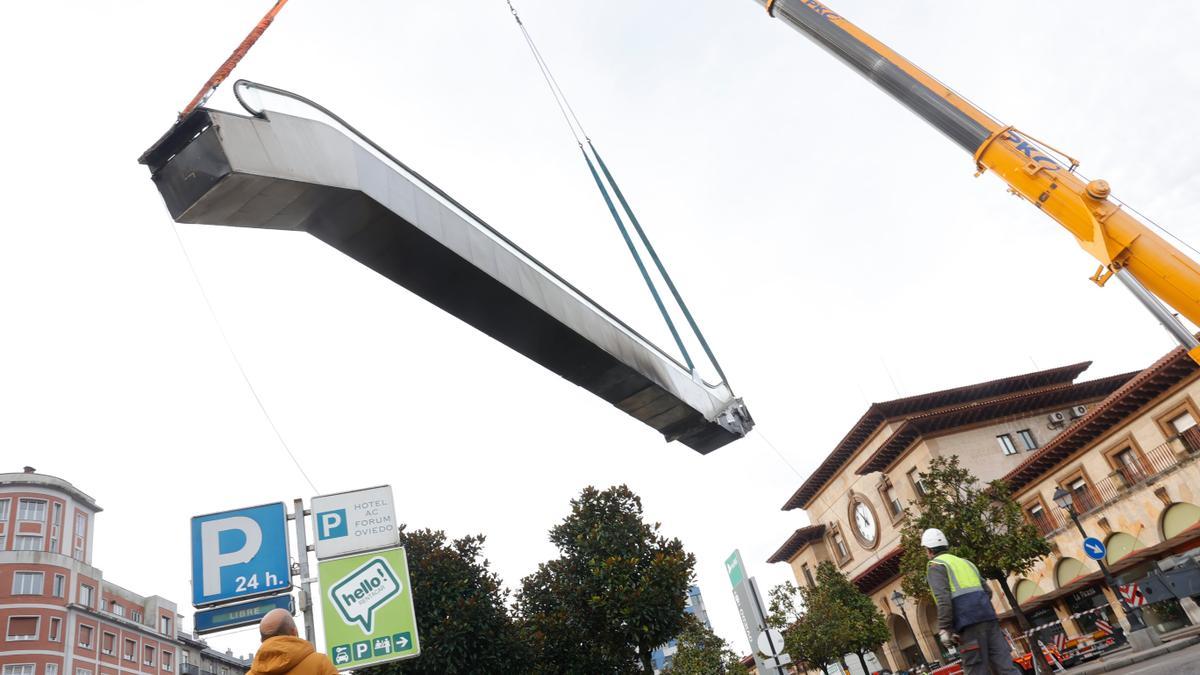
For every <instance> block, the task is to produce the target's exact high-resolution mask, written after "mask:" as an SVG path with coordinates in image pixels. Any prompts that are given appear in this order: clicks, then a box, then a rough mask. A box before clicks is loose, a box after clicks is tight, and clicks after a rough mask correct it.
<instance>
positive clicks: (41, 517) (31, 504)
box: [17, 499, 46, 523]
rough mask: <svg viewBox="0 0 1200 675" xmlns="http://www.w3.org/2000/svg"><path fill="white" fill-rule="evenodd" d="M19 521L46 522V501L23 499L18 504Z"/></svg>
mask: <svg viewBox="0 0 1200 675" xmlns="http://www.w3.org/2000/svg"><path fill="white" fill-rule="evenodd" d="M17 520H36V521H37V522H39V523H41V522H45V520H46V500H44V499H21V500H19V501H18V502H17Z"/></svg>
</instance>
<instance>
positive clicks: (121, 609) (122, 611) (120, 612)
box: [112, 602, 125, 616]
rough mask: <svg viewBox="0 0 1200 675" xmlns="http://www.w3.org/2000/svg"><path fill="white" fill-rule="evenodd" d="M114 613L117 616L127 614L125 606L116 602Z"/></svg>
mask: <svg viewBox="0 0 1200 675" xmlns="http://www.w3.org/2000/svg"><path fill="white" fill-rule="evenodd" d="M112 613H113V614H116V615H117V616H125V608H124V607H122V606H120V605H118V604H117V603H115V602H114V603H112Z"/></svg>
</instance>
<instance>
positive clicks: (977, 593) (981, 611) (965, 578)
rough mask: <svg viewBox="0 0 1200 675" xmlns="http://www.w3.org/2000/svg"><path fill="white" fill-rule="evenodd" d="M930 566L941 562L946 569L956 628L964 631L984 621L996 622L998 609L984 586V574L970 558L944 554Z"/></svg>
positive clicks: (932, 561) (956, 630)
mask: <svg viewBox="0 0 1200 675" xmlns="http://www.w3.org/2000/svg"><path fill="white" fill-rule="evenodd" d="M929 564H930V565H941V566H942V567H944V568H945V569H946V577H947V578H948V579H949V581H950V602H951V604H952V605H953V608H954V630H955V632H958V631H961V630H962V629H963V628H966V627H967V626H971V625H974V624H977V623H982V622H984V621H995V620H996V610H995V609H994V608H993V607H992V601H991V599H990V598H989V597H988V594H987V592H986V591H985V590H984V588H983V575H981V574H980V573H979V568H977V567H975V563H972V562H971V561H970V560H966V559H964V558H960V557H958V556H956V555H950V554H949V553H943V554H941V555H939V556H938V557H936V558H934V559H933V560H930V561H929Z"/></svg>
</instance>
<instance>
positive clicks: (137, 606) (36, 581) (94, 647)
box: [0, 467, 180, 675]
mask: <svg viewBox="0 0 1200 675" xmlns="http://www.w3.org/2000/svg"><path fill="white" fill-rule="evenodd" d="M100 510H101V509H100V507H99V506H98V505H97V504H96V502H95V500H93V499H92V498H91V497H89V496H88V495H87V494H85V493H84V492H82V491H80V490H79V489H78V488H76V487H75V486H73V485H71V484H70V483H68V482H67V481H65V480H62V479H61V478H55V477H54V476H47V475H44V474H39V473H36V472H35V471H34V470H33V469H32V468H31V467H26V468H25V471H24V472H23V473H5V474H0V630H2V631H3V633H2V634H0V638H3V639H2V640H0V670H2V672H0V675H132V674H134V673H136V674H138V675H175V673H176V671H177V669H178V656H177V655H178V652H179V650H180V645H179V643H178V642H176V630H177V626H176V623H177V616H176V606H175V603H173V602H171V601H169V600H167V599H166V598H162V597H159V596H156V595H152V596H141V595H138V594H136V593H134V592H132V591H129V590H127V589H125V588H122V587H120V586H117V585H115V584H113V583H110V582H108V581H106V580H105V579H104V575H103V573H102V572H101V571H100V570H99V569H97V568H95V567H93V566H92V542H93V541H94V536H95V522H96V514H97V513H99V512H100Z"/></svg>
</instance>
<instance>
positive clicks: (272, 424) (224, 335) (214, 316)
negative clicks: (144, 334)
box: [171, 221, 321, 494]
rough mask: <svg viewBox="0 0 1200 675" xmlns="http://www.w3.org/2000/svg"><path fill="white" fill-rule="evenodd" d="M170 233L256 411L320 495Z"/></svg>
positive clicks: (173, 228) (193, 268) (188, 258)
mask: <svg viewBox="0 0 1200 675" xmlns="http://www.w3.org/2000/svg"><path fill="white" fill-rule="evenodd" d="M171 232H173V233H174V234H175V241H176V242H178V243H179V250H180V251H182V252H183V259H184V260H185V261H187V266H188V269H189V270H191V272H192V279H193V280H195V282H196V288H198V289H200V297H201V298H203V299H204V305H205V306H206V307H208V313H209V315H210V316H212V319H213V323H215V324H216V326H217V332H219V333H220V334H221V340H222V341H224V342H225V348H226V349H228V350H229V356H230V357H232V358H233V363H234V365H236V366H237V369H238V372H239V373H241V374H242V379H243V380H244V381H245V382H246V387H247V388H248V389H249V390H250V394H251V395H252V396H253V397H254V402H255V403H257V404H258V409H259V410H260V411H262V414H263V417H265V418H266V420H267V424H268V425H270V427H271V431H273V432H275V438H277V439H279V445H281V446H282V447H283V450H284V452H286V453H287V455H288V457H290V458H291V460H292V464H295V465H296V470H297V471H299V472H300V475H301V476H303V477H304V482H306V483H308V486H309V487H310V488H312V489H313V492H315V493H317V494H320V492H321V491H320V490H318V489H317V486H316V485H315V484H313V482H312V479H311V478H309V477H308V472H307V471H305V470H304V467H303V466H301V464H300V460H299V459H298V458H297V457H296V454H295V453H294V452H292V448H291V446H289V445H288V442H287V441H286V440H285V439H284V438H283V434H282V433H280V431H279V427H278V426H276V425H275V420H274V419H272V418H271V413H270V412H268V411H267V406H266V405H265V404H263V400H262V397H261V396H259V395H258V390H257V389H255V387H254V382H252V381H251V380H250V375H249V374H248V373H246V369H245V367H243V366H242V360H241V359H239V358H238V355H237V350H235V349H234V348H233V343H232V342H230V340H229V334H228V333H226V332H225V326H224V325H222V323H221V318H220V317H219V316H217V310H216V309H215V308H213V304H212V300H210V299H209V297H208V291H207V290H205V288H204V283H203V282H202V281H201V280H200V274H199V273H198V272H197V271H196V265H195V264H193V262H192V256H191V255H190V254H189V253H188V250H187V246H186V245H185V244H184V242H183V237H181V236H180V235H179V228H178V226H176V224H175V222H174V221H171Z"/></svg>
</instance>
